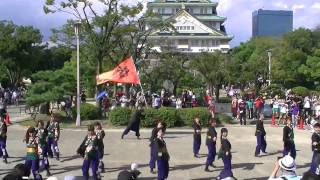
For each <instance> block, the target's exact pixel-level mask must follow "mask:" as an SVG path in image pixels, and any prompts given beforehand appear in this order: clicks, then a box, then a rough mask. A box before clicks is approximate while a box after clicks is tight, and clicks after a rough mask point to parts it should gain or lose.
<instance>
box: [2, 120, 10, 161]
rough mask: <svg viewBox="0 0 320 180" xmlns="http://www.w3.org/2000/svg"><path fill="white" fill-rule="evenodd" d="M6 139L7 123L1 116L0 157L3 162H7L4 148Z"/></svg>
mask: <svg viewBox="0 0 320 180" xmlns="http://www.w3.org/2000/svg"><path fill="white" fill-rule="evenodd" d="M6 141H7V125H6V123H5V122H4V119H3V118H0V157H2V158H3V162H4V163H6V164H7V163H8V161H7V158H8V153H7V150H6Z"/></svg>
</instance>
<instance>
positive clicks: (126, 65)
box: [97, 57, 140, 84]
mask: <svg viewBox="0 0 320 180" xmlns="http://www.w3.org/2000/svg"><path fill="white" fill-rule="evenodd" d="M108 81H112V82H117V83H130V84H140V80H139V77H138V74H137V71H136V67H135V65H134V63H133V59H132V57H129V58H127V59H125V60H124V61H122V62H121V63H120V64H119V65H118V66H116V67H115V68H114V69H113V70H111V71H108V72H105V73H102V74H99V75H98V76H97V84H102V83H105V82H108Z"/></svg>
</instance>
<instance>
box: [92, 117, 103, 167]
mask: <svg viewBox="0 0 320 180" xmlns="http://www.w3.org/2000/svg"><path fill="white" fill-rule="evenodd" d="M94 131H95V133H96V135H97V138H98V140H97V143H98V144H97V145H98V154H99V169H100V171H101V172H102V173H104V172H105V170H104V163H103V155H104V143H103V138H104V136H105V132H104V130H103V129H102V125H101V123H100V122H95V123H94Z"/></svg>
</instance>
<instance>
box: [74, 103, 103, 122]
mask: <svg viewBox="0 0 320 180" xmlns="http://www.w3.org/2000/svg"><path fill="white" fill-rule="evenodd" d="M71 112H72V117H73V118H76V117H77V108H76V107H72V108H71ZM80 117H81V120H96V119H99V117H100V111H99V109H98V108H97V107H96V106H94V105H92V104H88V103H81V105H80Z"/></svg>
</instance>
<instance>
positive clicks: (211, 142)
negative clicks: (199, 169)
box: [204, 119, 217, 172]
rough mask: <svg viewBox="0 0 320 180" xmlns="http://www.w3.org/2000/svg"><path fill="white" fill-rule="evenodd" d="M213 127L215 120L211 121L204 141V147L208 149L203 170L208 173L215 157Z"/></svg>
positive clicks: (215, 139)
mask: <svg viewBox="0 0 320 180" xmlns="http://www.w3.org/2000/svg"><path fill="white" fill-rule="evenodd" d="M215 126H216V120H215V119H211V120H210V126H209V128H208V132H207V139H206V145H207V147H208V156H207V161H206V167H205V169H204V170H205V171H207V172H208V171H209V168H208V167H209V166H212V167H214V165H213V164H212V163H213V161H214V159H215V157H216V141H217V132H216V129H215Z"/></svg>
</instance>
